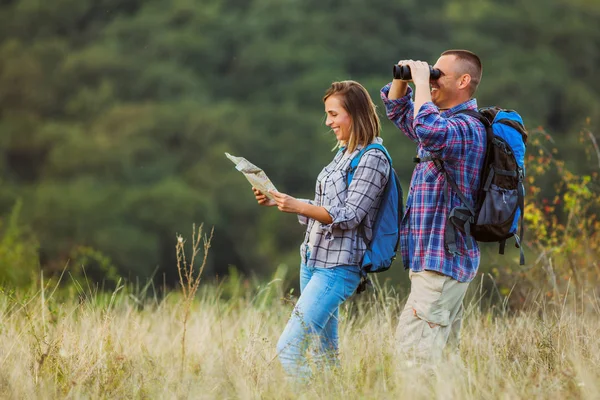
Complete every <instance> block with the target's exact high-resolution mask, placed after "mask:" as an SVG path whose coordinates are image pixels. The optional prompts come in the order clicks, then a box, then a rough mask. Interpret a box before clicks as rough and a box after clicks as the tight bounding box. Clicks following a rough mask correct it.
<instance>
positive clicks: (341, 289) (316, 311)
mask: <svg viewBox="0 0 600 400" xmlns="http://www.w3.org/2000/svg"><path fill="white" fill-rule="evenodd" d="M359 283H360V272H359V268H358V267H357V266H340V267H333V268H310V267H307V266H305V265H301V266H300V298H299V299H298V302H297V303H296V306H295V307H294V310H293V311H292V316H291V317H290V319H289V321H288V323H287V325H286V327H285V329H284V331H283V333H282V334H281V337H280V338H279V341H278V343H277V353H278V355H279V360H280V362H281V365H282V366H283V369H284V370H285V371H286V373H287V374H288V375H291V376H295V377H298V378H308V377H310V375H311V368H310V365H309V364H308V359H307V357H306V353H307V351H308V350H309V349H310V354H311V360H312V361H314V363H315V364H316V365H317V366H321V365H323V364H329V365H335V364H337V356H338V315H339V306H340V304H342V303H343V302H344V301H345V300H346V299H347V298H349V297H350V296H351V295H352V294H353V293H354V291H355V290H356V288H357V286H358V284H359Z"/></svg>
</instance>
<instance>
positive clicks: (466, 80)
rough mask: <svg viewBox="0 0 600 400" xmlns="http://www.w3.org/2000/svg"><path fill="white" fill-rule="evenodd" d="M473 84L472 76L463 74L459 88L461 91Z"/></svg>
mask: <svg viewBox="0 0 600 400" xmlns="http://www.w3.org/2000/svg"><path fill="white" fill-rule="evenodd" d="M470 83H471V75H469V74H463V75H462V76H461V77H460V80H459V83H458V88H459V89H465V88H467V87H468V86H469V84H470Z"/></svg>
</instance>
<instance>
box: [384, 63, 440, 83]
mask: <svg viewBox="0 0 600 400" xmlns="http://www.w3.org/2000/svg"><path fill="white" fill-rule="evenodd" d="M440 76H441V72H440V70H439V69H437V68H433V67H432V66H431V65H430V66H429V77H430V78H431V79H438V78H439V77H440ZM394 79H402V80H403V81H410V80H411V79H412V74H411V73H410V68H409V66H408V65H398V64H394Z"/></svg>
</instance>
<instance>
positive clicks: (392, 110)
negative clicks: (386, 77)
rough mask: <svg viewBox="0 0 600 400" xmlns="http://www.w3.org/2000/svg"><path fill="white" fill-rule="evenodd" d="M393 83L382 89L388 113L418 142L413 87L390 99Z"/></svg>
mask: <svg viewBox="0 0 600 400" xmlns="http://www.w3.org/2000/svg"><path fill="white" fill-rule="evenodd" d="M391 85H392V84H391V83H388V84H387V85H385V86H384V87H383V88H382V89H381V100H382V101H383V104H384V105H385V112H386V115H387V117H388V119H389V120H390V121H392V122H393V123H394V125H396V126H397V127H398V128H399V129H400V130H401V131H402V132H404V134H405V135H406V136H407V137H408V138H409V139H410V140H412V141H413V142H418V141H419V138H418V137H417V135H416V134H415V131H414V129H413V120H414V103H413V101H412V93H413V91H412V88H411V87H410V86H409V87H408V90H407V91H406V95H404V96H403V97H400V98H399V99H395V100H390V99H389V98H388V95H389V93H390V87H391Z"/></svg>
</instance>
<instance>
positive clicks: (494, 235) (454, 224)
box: [421, 107, 527, 265]
mask: <svg viewBox="0 0 600 400" xmlns="http://www.w3.org/2000/svg"><path fill="white" fill-rule="evenodd" d="M459 113H464V114H467V115H470V116H472V117H474V118H477V119H478V120H479V121H480V122H481V123H482V124H483V125H484V126H485V128H486V133H487V135H486V143H487V145H486V155H485V158H484V163H483V169H482V170H481V175H480V180H479V189H478V191H477V194H476V196H475V198H476V203H475V204H474V205H473V204H470V202H469V201H467V200H466V199H465V196H464V195H463V194H462V193H461V191H460V189H459V188H458V186H457V185H456V182H455V180H454V178H453V177H452V176H451V175H450V174H449V173H448V171H447V170H446V169H444V164H443V162H442V160H439V159H435V158H431V159H430V161H433V162H434V163H435V165H436V167H437V168H438V169H439V170H440V171H442V172H444V174H445V175H446V181H447V183H448V184H450V186H451V187H452V189H453V190H454V191H455V193H457V194H458V196H459V197H460V199H461V201H462V202H463V206H460V207H455V208H454V209H452V210H451V211H450V215H449V217H448V220H447V222H446V230H445V231H446V233H445V237H444V242H445V246H446V249H447V250H448V251H449V252H450V253H452V254H457V253H458V251H457V247H456V232H455V230H454V229H459V230H461V231H462V232H464V233H465V234H466V235H467V236H470V239H469V240H468V242H467V246H468V248H469V249H471V248H472V243H471V240H473V239H474V240H477V241H478V242H499V243H500V250H499V253H500V254H504V247H505V245H506V239H508V238H510V237H514V238H515V242H516V247H518V248H519V249H520V253H521V254H520V256H521V257H520V264H521V265H524V264H525V256H524V254H523V248H522V246H521V243H522V241H523V211H524V208H525V187H524V185H523V181H524V178H525V148H526V146H527V131H526V130H525V126H524V125H523V119H522V118H521V116H520V115H519V114H518V113H517V112H516V111H513V110H505V109H501V108H498V107H489V108H483V109H480V110H479V111H473V110H462V111H459ZM421 161H428V160H425V159H423V160H421ZM519 220H520V222H521V227H520V232H519V233H517V232H518V226H519Z"/></svg>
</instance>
